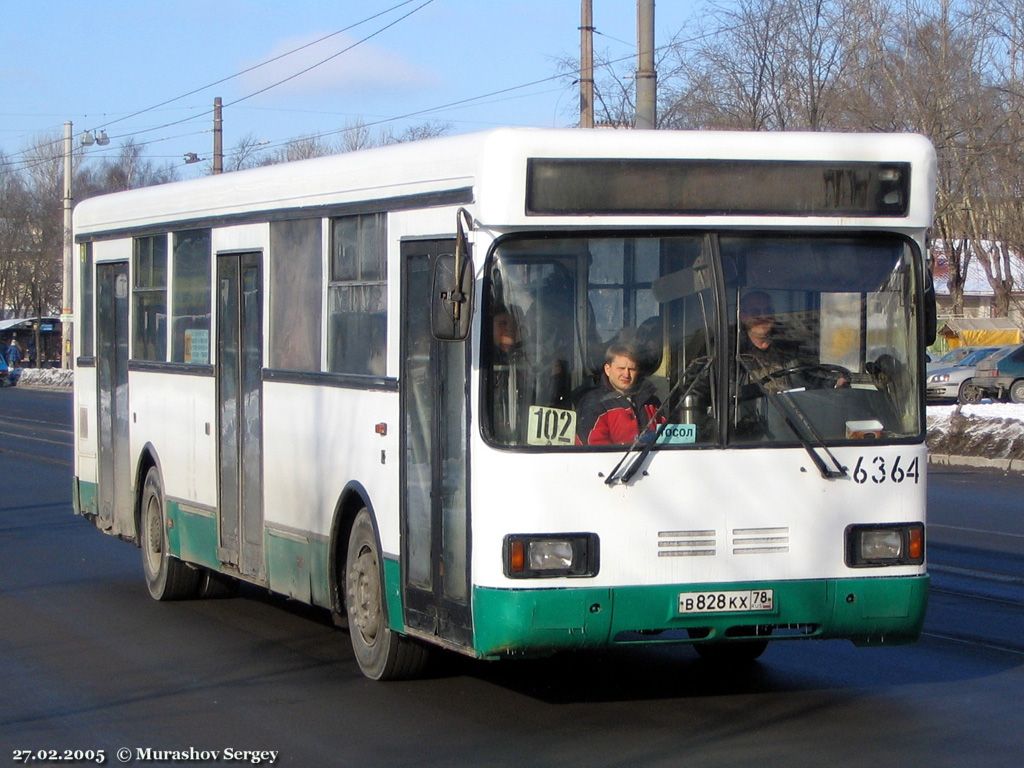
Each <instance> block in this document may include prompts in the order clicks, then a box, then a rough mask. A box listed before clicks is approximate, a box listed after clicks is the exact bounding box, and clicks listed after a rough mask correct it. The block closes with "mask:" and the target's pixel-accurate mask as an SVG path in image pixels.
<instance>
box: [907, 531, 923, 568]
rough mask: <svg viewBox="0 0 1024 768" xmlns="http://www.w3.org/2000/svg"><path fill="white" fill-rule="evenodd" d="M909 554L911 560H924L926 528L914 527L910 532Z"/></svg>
mask: <svg viewBox="0 0 1024 768" xmlns="http://www.w3.org/2000/svg"><path fill="white" fill-rule="evenodd" d="M908 533H909V534H910V535H909V536H908V541H907V554H908V555H909V556H910V559H911V560H923V559H924V526H920V525H914V526H911V527H910V529H909V530H908Z"/></svg>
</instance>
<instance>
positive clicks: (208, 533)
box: [167, 501, 220, 571]
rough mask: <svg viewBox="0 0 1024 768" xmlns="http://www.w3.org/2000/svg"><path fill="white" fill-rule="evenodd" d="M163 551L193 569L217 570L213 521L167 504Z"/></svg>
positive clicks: (170, 502)
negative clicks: (187, 563)
mask: <svg viewBox="0 0 1024 768" xmlns="http://www.w3.org/2000/svg"><path fill="white" fill-rule="evenodd" d="M167 519H168V521H169V523H170V525H169V526H168V528H167V547H168V550H169V551H170V553H171V554H172V555H174V556H175V557H178V558H180V559H181V560H186V561H188V562H190V563H196V564H197V565H205V566H206V567H207V568H211V569H213V570H215V571H219V570H220V559H219V558H218V557H217V518H216V517H214V516H212V515H208V514H199V513H197V512H192V511H190V510H187V509H184V508H182V506H181V505H180V504H179V503H178V502H176V501H168V502H167Z"/></svg>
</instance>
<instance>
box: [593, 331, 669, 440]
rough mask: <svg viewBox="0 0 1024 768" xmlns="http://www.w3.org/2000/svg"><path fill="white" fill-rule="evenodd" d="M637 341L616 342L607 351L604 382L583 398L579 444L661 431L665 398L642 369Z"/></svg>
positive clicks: (625, 438)
mask: <svg viewBox="0 0 1024 768" xmlns="http://www.w3.org/2000/svg"><path fill="white" fill-rule="evenodd" d="M640 359H642V355H641V353H640V352H639V351H638V348H637V346H636V345H635V344H623V343H613V344H611V345H610V346H609V347H608V351H607V353H606V354H605V363H604V373H603V375H602V377H601V383H600V384H599V385H598V387H597V388H596V389H592V390H590V391H589V392H587V393H586V394H584V395H583V397H582V398H581V399H580V402H579V405H578V406H577V409H576V410H577V415H576V444H577V445H630V444H632V443H633V442H634V441H635V440H636V439H637V437H638V436H639V435H640V434H641V433H642V432H643V433H648V432H649V433H650V437H651V439H654V438H655V436H656V435H657V425H658V424H660V423H664V421H665V419H664V417H663V416H658V415H657V414H658V409H659V407H660V406H661V401H660V400H659V399H658V396H657V394H656V393H655V391H654V386H653V385H652V384H651V383H650V382H649V381H648V380H646V379H645V378H644V377H643V376H642V374H641V371H640V365H639V360H640Z"/></svg>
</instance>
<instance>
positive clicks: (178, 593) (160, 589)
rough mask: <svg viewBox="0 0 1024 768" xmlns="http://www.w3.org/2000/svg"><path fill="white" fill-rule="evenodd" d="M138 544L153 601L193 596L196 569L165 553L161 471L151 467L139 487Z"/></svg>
mask: <svg viewBox="0 0 1024 768" xmlns="http://www.w3.org/2000/svg"><path fill="white" fill-rule="evenodd" d="M140 523H141V525H140V526H139V543H140V545H141V547H142V570H143V572H144V573H145V575H146V587H147V588H148V589H149V594H150V597H152V598H153V599H154V600H183V599H186V598H190V597H195V595H196V592H197V590H198V589H199V571H197V570H196V569H195V568H191V567H189V566H188V565H185V563H183V562H181V561H180V560H178V559H177V558H175V557H171V556H170V555H169V554H168V552H167V518H166V513H165V511H164V491H163V483H162V482H161V480H160V471H159V470H158V469H157V468H156V467H152V468H151V469H150V470H149V472H147V473H146V482H145V484H144V485H143V486H142V515H141V517H140Z"/></svg>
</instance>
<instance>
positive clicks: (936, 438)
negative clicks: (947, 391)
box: [928, 403, 1024, 460]
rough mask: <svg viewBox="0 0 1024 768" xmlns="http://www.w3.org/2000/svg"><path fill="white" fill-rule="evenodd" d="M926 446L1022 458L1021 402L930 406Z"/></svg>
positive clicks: (957, 453) (1023, 416)
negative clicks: (1018, 403)
mask: <svg viewBox="0 0 1024 768" xmlns="http://www.w3.org/2000/svg"><path fill="white" fill-rule="evenodd" d="M928 448H929V450H930V451H931V452H932V453H934V454H946V455H949V456H979V457H983V458H986V459H1021V460H1024V405H1017V404H1013V403H980V404H978V405H931V406H929V407H928Z"/></svg>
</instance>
